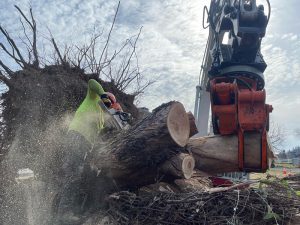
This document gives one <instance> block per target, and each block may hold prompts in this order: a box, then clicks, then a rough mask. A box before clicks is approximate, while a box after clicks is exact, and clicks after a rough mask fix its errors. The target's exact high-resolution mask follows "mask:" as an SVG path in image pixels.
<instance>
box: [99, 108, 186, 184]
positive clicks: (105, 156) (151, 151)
mask: <svg viewBox="0 0 300 225" xmlns="http://www.w3.org/2000/svg"><path fill="white" fill-rule="evenodd" d="M189 131H190V127H189V120H188V116H187V113H186V112H185V109H184V107H183V105H182V104H181V103H179V102H169V103H167V104H163V105H161V106H160V107H158V108H156V109H155V110H154V111H153V113H152V114H151V115H149V116H148V117H146V118H145V119H143V120H142V121H140V122H139V123H138V124H136V125H134V126H133V127H131V128H130V129H129V130H128V131H126V132H124V133H121V134H120V135H118V136H117V137H115V138H113V140H110V141H109V142H108V143H104V144H103V145H102V146H101V147H100V148H99V149H98V150H97V152H96V153H97V154H96V156H95V157H94V158H95V160H94V162H93V165H94V166H96V167H97V168H98V169H99V171H101V172H100V175H99V176H100V177H101V176H106V177H110V178H113V180H114V182H116V183H117V185H118V186H140V185H145V184H151V183H154V182H155V179H156V178H157V172H158V166H159V165H160V164H161V163H163V162H165V161H166V160H168V159H170V158H171V157H172V156H174V155H176V154H178V153H180V152H184V151H185V149H184V148H183V147H184V146H185V145H186V144H187V142H188V138H189Z"/></svg>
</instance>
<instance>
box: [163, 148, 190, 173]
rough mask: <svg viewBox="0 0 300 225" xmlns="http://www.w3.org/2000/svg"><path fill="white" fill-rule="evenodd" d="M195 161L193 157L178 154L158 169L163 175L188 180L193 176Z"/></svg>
mask: <svg viewBox="0 0 300 225" xmlns="http://www.w3.org/2000/svg"><path fill="white" fill-rule="evenodd" d="M194 167H195V159H194V158H193V156H191V155H189V154H185V153H180V154H178V155H176V156H173V157H172V158H171V159H169V160H167V161H166V162H164V163H163V165H162V166H161V167H160V170H161V171H162V172H163V173H164V174H170V175H172V176H174V177H176V178H185V179H189V178H191V177H192V175H193V171H194Z"/></svg>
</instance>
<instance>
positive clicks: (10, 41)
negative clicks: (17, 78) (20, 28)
mask: <svg viewBox="0 0 300 225" xmlns="http://www.w3.org/2000/svg"><path fill="white" fill-rule="evenodd" d="M0 31H1V33H2V34H3V35H4V36H5V38H6V40H7V41H8V43H9V44H10V45H11V46H12V48H13V52H14V51H16V52H17V55H18V57H19V59H17V58H16V57H15V56H14V53H9V51H8V50H5V47H4V45H3V44H2V43H1V47H2V48H3V47H4V48H3V50H4V51H5V52H6V53H7V54H8V55H9V56H11V57H12V56H13V57H12V58H13V59H14V60H15V61H16V62H17V63H22V64H23V66H22V67H27V66H28V64H27V62H26V61H25V60H24V58H23V56H22V54H21V52H20V50H19V48H18V47H17V45H16V44H15V42H14V40H13V39H12V38H11V37H10V35H9V34H8V32H7V31H6V30H4V29H3V27H2V26H0Z"/></svg>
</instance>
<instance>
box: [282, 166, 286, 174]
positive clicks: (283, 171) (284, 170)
mask: <svg viewBox="0 0 300 225" xmlns="http://www.w3.org/2000/svg"><path fill="white" fill-rule="evenodd" d="M286 173H287V171H286V168H283V170H282V174H283V175H285V176H286Z"/></svg>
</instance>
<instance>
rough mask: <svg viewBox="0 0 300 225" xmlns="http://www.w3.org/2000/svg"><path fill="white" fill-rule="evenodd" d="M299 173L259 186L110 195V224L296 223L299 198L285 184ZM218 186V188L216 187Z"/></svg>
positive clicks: (295, 178) (269, 180)
mask: <svg viewBox="0 0 300 225" xmlns="http://www.w3.org/2000/svg"><path fill="white" fill-rule="evenodd" d="M290 180H294V182H295V180H296V181H297V182H298V183H300V179H299V176H297V177H291V178H285V179H283V180H278V179H274V178H273V179H268V180H262V181H260V182H258V184H259V185H258V187H250V188H243V189H240V190H239V189H238V188H237V189H234V190H228V188H212V189H209V190H207V191H199V192H187V193H175V192H172V191H161V192H156V193H155V192H152V193H149V192H148V193H146V194H145V192H141V193H138V192H136V193H132V192H127V191H122V192H118V193H114V194H112V195H110V196H109V198H108V199H107V201H108V202H109V211H108V214H109V215H110V218H112V221H113V224H122V225H125V224H149V225H150V224H209V225H212V224H216V225H219V224H260V225H261V224H289V223H290V224H296V223H293V218H294V217H295V215H296V214H298V213H299V209H300V198H299V196H297V195H296V192H295V190H293V188H291V187H290V186H289V185H288V182H289V181H290ZM216 189H217V190H216Z"/></svg>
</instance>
